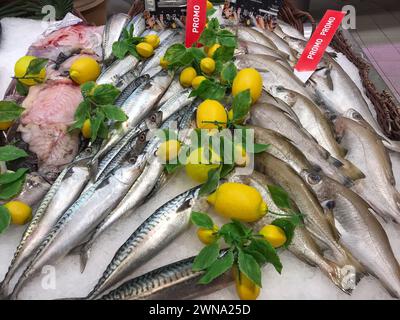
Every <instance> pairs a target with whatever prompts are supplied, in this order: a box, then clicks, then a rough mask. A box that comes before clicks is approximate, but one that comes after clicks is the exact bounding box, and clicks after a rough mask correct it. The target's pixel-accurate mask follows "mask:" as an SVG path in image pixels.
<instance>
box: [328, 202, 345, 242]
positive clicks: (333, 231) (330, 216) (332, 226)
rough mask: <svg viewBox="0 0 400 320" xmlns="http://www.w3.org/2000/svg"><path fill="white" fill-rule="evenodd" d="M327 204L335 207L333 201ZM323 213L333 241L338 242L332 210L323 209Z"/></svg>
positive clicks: (338, 236) (338, 233)
mask: <svg viewBox="0 0 400 320" xmlns="http://www.w3.org/2000/svg"><path fill="white" fill-rule="evenodd" d="M332 202H333V204H332ZM327 203H329V205H333V206H334V205H335V201H333V200H331V201H328V202H327ZM324 212H325V216H326V219H327V220H328V222H329V224H330V226H331V229H332V233H333V235H334V237H335V240H336V241H339V239H340V237H341V235H340V232H339V231H338V230H337V229H336V226H335V217H334V215H333V212H332V209H329V208H328V207H325V208H324Z"/></svg>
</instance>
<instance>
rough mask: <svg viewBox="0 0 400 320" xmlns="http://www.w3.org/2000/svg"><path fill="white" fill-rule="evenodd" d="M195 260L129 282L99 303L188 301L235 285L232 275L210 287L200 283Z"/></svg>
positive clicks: (213, 283)
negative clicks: (115, 301)
mask: <svg viewBox="0 0 400 320" xmlns="http://www.w3.org/2000/svg"><path fill="white" fill-rule="evenodd" d="M194 259H195V257H191V258H188V259H185V260H182V261H179V262H175V263H172V264H169V265H167V266H164V267H161V268H159V269H156V270H153V271H150V272H148V273H146V274H144V275H142V276H139V277H137V278H134V279H132V280H129V281H127V282H125V283H124V284H122V285H121V286H120V287H118V288H117V289H115V290H113V291H111V292H110V293H109V294H106V295H104V296H102V297H101V298H99V299H100V300H171V299H173V300H189V299H194V298H196V297H199V296H204V295H207V294H211V293H213V292H215V291H218V290H220V289H223V288H225V287H227V286H228V285H229V284H230V283H232V282H233V277H232V275H231V274H230V273H229V272H226V273H224V274H223V275H221V276H220V277H218V278H217V279H215V280H214V281H213V282H212V283H210V284H208V285H203V284H199V283H198V282H199V280H200V279H201V277H202V276H203V275H204V271H193V270H192V269H193V262H194Z"/></svg>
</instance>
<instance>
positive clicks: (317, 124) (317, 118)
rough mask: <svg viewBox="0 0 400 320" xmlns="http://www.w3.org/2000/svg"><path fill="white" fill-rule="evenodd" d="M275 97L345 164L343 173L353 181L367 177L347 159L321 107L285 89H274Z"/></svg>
mask: <svg viewBox="0 0 400 320" xmlns="http://www.w3.org/2000/svg"><path fill="white" fill-rule="evenodd" d="M273 95H274V96H276V97H279V98H280V99H282V100H283V101H284V102H286V103H287V104H288V105H289V106H290V107H291V108H292V109H293V111H294V112H295V113H296V115H297V117H298V118H299V119H300V122H301V124H302V126H303V127H304V129H306V130H307V132H309V133H310V134H311V135H312V136H313V137H314V139H315V140H316V141H317V142H318V144H319V145H320V146H322V147H323V148H324V149H325V150H327V151H328V152H329V153H330V154H331V156H333V157H334V158H335V159H337V160H339V161H340V162H341V163H343V167H341V171H342V172H343V173H345V174H346V176H348V177H350V178H351V179H352V180H358V179H362V178H364V177H365V175H364V174H363V173H362V172H361V171H360V170H359V169H358V168H357V167H356V166H355V165H354V164H352V163H351V162H350V161H348V160H347V159H345V155H346V152H347V150H345V149H344V148H342V147H341V146H340V145H339V144H338V142H337V141H336V136H335V132H334V129H333V124H332V123H330V121H329V120H328V119H327V117H326V115H325V114H324V112H323V111H322V110H321V109H320V107H319V106H317V105H316V104H315V103H314V102H313V101H311V100H309V99H308V98H306V97H304V96H302V95H301V94H300V93H297V92H294V91H292V90H288V89H285V88H283V87H276V88H274V90H273Z"/></svg>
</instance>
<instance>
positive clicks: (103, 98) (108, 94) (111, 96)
mask: <svg viewBox="0 0 400 320" xmlns="http://www.w3.org/2000/svg"><path fill="white" fill-rule="evenodd" d="M120 93H121V92H120V91H119V90H118V89H117V88H115V87H114V86H113V85H112V84H101V85H98V86H97V87H96V88H95V89H94V91H93V100H94V102H95V103H97V104H99V105H106V104H114V102H115V100H116V99H117V97H118V96H119V95H120Z"/></svg>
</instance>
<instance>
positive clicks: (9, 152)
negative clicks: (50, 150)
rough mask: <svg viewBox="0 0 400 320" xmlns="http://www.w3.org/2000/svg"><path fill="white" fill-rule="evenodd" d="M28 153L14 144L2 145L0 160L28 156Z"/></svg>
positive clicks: (11, 159)
mask: <svg viewBox="0 0 400 320" xmlns="http://www.w3.org/2000/svg"><path fill="white" fill-rule="evenodd" d="M27 156H28V154H27V153H26V152H25V151H24V150H22V149H19V148H17V147H14V146H4V147H0V161H13V160H17V159H20V158H26V157H27Z"/></svg>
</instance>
